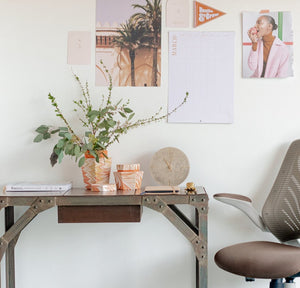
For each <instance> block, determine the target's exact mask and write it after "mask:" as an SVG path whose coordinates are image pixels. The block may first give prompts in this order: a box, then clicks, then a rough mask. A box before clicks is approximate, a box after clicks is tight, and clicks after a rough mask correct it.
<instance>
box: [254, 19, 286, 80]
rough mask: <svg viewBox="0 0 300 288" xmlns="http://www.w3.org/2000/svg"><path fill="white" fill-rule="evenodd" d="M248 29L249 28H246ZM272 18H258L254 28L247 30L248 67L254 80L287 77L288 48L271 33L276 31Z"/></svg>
mask: <svg viewBox="0 0 300 288" xmlns="http://www.w3.org/2000/svg"><path fill="white" fill-rule="evenodd" d="M248 27H249V26H248ZM277 27H278V26H277V24H276V23H275V20H274V18H273V17H271V16H269V15H262V16H260V17H259V18H258V19H257V21H256V24H255V26H254V27H252V28H250V29H249V30H248V36H249V38H250V40H251V50H250V53H249V57H248V67H249V69H250V70H251V71H253V72H254V73H253V74H252V76H251V77H256V78H284V77H288V76H289V75H288V71H289V65H290V59H289V58H290V52H289V49H288V47H287V46H286V45H285V44H284V43H283V42H282V41H281V40H280V39H279V38H278V37H277V36H274V35H273V34H272V33H273V31H275V30H276V29H277Z"/></svg>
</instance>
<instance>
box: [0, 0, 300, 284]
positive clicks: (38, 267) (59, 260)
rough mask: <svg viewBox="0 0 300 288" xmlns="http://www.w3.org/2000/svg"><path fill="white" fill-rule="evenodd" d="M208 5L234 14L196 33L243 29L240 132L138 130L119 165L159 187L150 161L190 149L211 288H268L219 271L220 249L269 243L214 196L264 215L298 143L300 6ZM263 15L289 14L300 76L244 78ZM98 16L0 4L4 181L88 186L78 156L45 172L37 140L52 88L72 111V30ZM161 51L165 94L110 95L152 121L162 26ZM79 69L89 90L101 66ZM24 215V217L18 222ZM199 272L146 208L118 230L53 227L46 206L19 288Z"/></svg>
mask: <svg viewBox="0 0 300 288" xmlns="http://www.w3.org/2000/svg"><path fill="white" fill-rule="evenodd" d="M187 1H189V3H190V4H192V1H190V0H187ZM164 4H165V2H164ZM206 4H208V5H210V6H213V7H215V8H217V9H219V10H222V11H224V12H226V13H227V14H226V15H225V16H222V17H220V18H218V19H217V20H214V21H212V22H210V23H208V24H205V25H203V26H200V27H198V28H196V29H195V30H199V31H235V32H236V43H235V48H236V50H235V51H236V58H235V97H234V100H235V121H234V124H232V125H199V124H194V125H192V124H188V125H181V124H177V125H170V124H167V123H165V122H163V123H158V124H153V125H150V126H146V127H143V128H140V129H136V130H135V131H131V132H130V133H128V134H127V135H125V136H124V137H122V138H121V142H120V144H115V145H113V146H112V147H111V149H110V151H109V152H110V155H111V156H112V157H113V161H114V163H113V165H115V164H116V163H117V162H118V163H122V162H137V161H138V162H140V163H141V165H142V168H143V170H144V171H145V178H144V182H143V184H144V185H149V184H154V183H153V180H152V179H151V177H150V172H149V161H150V159H151V156H152V155H153V153H154V152H155V151H157V150H158V149H160V148H162V147H166V146H175V147H178V148H180V149H182V150H184V151H185V153H186V154H187V156H188V157H189V159H190V164H191V169H190V175H189V177H188V179H187V180H186V181H193V182H195V183H196V184H197V185H203V186H205V188H206V190H207V192H208V194H209V196H210V210H209V287H210V288H215V287H222V288H229V287H230V288H238V287H267V282H266V281H264V280H258V281H256V282H255V283H250V284H249V283H244V280H243V278H242V277H237V276H234V275H231V274H229V273H226V272H224V271H222V270H220V269H219V268H217V267H216V265H215V264H214V261H213V257H214V254H215V252H216V251H217V250H218V249H220V248H221V247H224V246H225V245H228V244H233V243H236V242H239V241H247V240H257V239H265V240H266V239H269V240H272V239H273V237H272V236H271V235H267V234H264V233H262V232H259V231H258V230H257V229H256V228H255V227H254V226H253V225H252V224H251V223H250V222H249V221H248V219H246V217H243V216H242V215H241V214H240V212H239V211H236V210H234V209H233V208H231V207H225V206H223V205H222V204H220V203H217V202H216V201H215V200H214V199H213V197H212V196H213V194H215V193H220V192H229V193H240V194H243V195H247V196H249V197H252V198H253V201H254V205H255V206H256V207H257V209H261V207H262V203H263V201H264V200H265V198H266V197H267V194H268V191H269V190H270V188H271V186H272V183H273V181H274V178H275V176H276V173H277V171H278V169H279V166H280V163H281V161H282V158H283V156H284V153H285V151H286V149H287V146H288V144H289V143H290V142H291V141H292V140H294V139H296V138H298V137H299V134H300V117H299V107H300V97H299V90H300V81H299V78H298V77H299V72H300V71H299V70H300V59H299V55H298V53H297V51H298V50H299V49H298V39H299V37H298V36H299V33H300V18H299V13H300V4H299V1H296V0H285V1H282V0H273V1H266V0H265V1H261V0H252V1H245V0H241V1H236V0H222V1H221V0H211V1H206ZM191 6H192V5H191ZM191 9H192V7H191ZM260 9H271V10H287V11H288V10H289V11H292V15H293V19H294V36H295V37H294V42H295V47H294V48H295V50H294V51H295V53H294V54H295V56H294V60H295V62H294V63H295V64H294V72H295V77H294V78H290V79H284V80H262V81H261V80H253V79H242V78H241V75H242V67H241V62H242V59H241V56H242V55H241V54H242V53H241V51H242V47H241V34H242V32H241V12H242V11H258V10H260ZM94 16H95V1H93V0H87V1H80V0H52V1H38V0H26V1H24V0H14V1H11V0H0V39H1V40H0V41H1V42H0V43H1V44H0V96H1V105H0V123H1V141H0V159H1V163H2V165H1V168H0V169H1V173H0V185H5V183H7V182H9V181H16V180H36V179H39V180H62V179H68V178H71V179H72V180H73V182H74V185H76V186H81V185H82V180H81V174H80V170H79V169H78V168H77V167H76V165H75V164H74V163H73V162H72V160H71V159H65V160H64V161H63V163H62V164H61V165H57V166H56V167H55V168H51V167H50V165H49V163H48V158H49V155H50V152H51V149H52V146H53V143H54V142H52V141H50V142H49V143H46V142H45V143H44V144H34V143H32V139H33V138H34V129H35V128H36V127H37V126H38V125H40V124H43V123H45V124H47V123H49V124H50V123H53V122H55V123H59V120H58V119H56V118H55V116H54V113H53V111H52V107H50V104H49V102H48V99H47V94H48V92H52V93H53V94H54V95H55V96H57V98H58V101H59V102H60V103H61V106H62V108H63V109H64V111H66V114H67V115H69V113H70V112H71V110H72V109H71V107H70V106H69V104H70V100H71V99H73V97H74V95H75V96H78V95H79V90H78V88H77V86H76V83H74V81H73V78H72V74H71V71H70V67H69V66H68V65H67V64H66V56H67V55H66V52H67V46H66V45H67V33H68V31H71V30H91V31H94ZM164 16H165V15H164ZM164 18H165V17H164ZM190 30H193V28H192V26H191V27H190ZM162 45H163V47H162V53H163V55H162V57H163V63H162V71H163V76H162V83H163V85H162V87H160V88H147V89H145V88H115V89H114V91H113V93H114V95H115V96H116V97H119V96H124V97H130V99H131V101H132V106H133V108H134V109H136V110H137V111H138V113H137V114H139V115H140V116H145V115H151V114H152V113H153V112H154V111H156V110H157V108H158V107H160V106H163V108H164V111H166V105H167V91H168V83H167V78H168V77H167V72H168V71H167V29H164V31H163V42H162ZM93 55H94V54H93ZM73 69H74V70H75V71H76V72H77V73H78V74H79V75H80V76H81V78H83V79H87V80H88V81H90V83H91V85H90V86H91V87H93V83H94V67H79V66H78V67H76V66H75V67H73ZM92 90H94V89H92ZM97 91H98V92H99V91H105V89H102V90H101V89H97ZM22 212H23V210H22V209H18V210H17V212H16V214H17V216H19V215H20V214H21V213H22ZM187 212H188V213H189V212H191V211H190V210H189V209H187ZM0 220H1V221H3V212H1V219H0ZM2 223H3V222H2ZM1 232H3V225H1ZM193 265H194V258H193V251H192V248H191V246H190V244H189V243H188V242H187V241H186V240H185V238H184V237H183V236H181V235H180V234H179V233H178V232H177V230H176V229H175V228H173V227H172V226H171V225H170V224H169V223H168V221H167V220H166V219H164V218H163V217H162V216H161V215H158V214H156V213H155V212H153V211H151V210H148V209H146V208H145V209H144V214H143V219H142V222H141V224H111V225H110V224H87V225H80V224H72V225H71V224H70V225H69V224H60V225H58V224H57V220H56V210H55V209H51V210H49V211H46V212H44V213H42V214H41V215H39V216H38V217H37V218H36V219H35V220H34V221H33V222H32V223H31V224H30V225H29V227H27V229H26V230H25V231H24V232H23V233H22V235H21V237H20V239H19V242H18V244H17V248H16V270H17V279H16V281H17V287H18V288H37V287H39V288H40V287H43V288H50V287H51V288H53V287H56V288H62V287H74V288H79V287H80V288H81V287H89V288H96V287H97V288H98V287H108V288H115V287H121V286H123V287H132V288H137V287H146V288H147V287H149V288H150V287H164V288H168V287H170V288H171V287H172V288H177V287H178V288H179V287H194V284H195V280H194V266H193ZM2 281H3V279H2Z"/></svg>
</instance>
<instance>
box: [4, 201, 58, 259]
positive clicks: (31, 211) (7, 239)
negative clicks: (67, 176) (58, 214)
mask: <svg viewBox="0 0 300 288" xmlns="http://www.w3.org/2000/svg"><path fill="white" fill-rule="evenodd" d="M54 206H55V198H54V197H50V198H43V199H41V198H39V197H38V198H36V199H35V200H34V201H33V203H32V204H31V206H30V207H29V208H28V209H27V211H26V212H25V213H24V214H23V215H22V216H21V217H20V218H19V219H18V220H17V221H16V222H15V223H14V224H13V225H12V226H11V227H10V228H9V229H8V230H7V231H6V232H5V234H4V235H3V236H2V237H1V238H0V261H1V260H2V258H3V255H4V253H5V252H6V250H7V248H8V245H9V244H10V243H11V242H12V241H14V242H13V243H14V246H15V245H16V243H17V240H18V237H19V235H20V233H21V232H22V230H23V229H24V228H25V227H26V226H27V225H28V224H29V223H30V222H31V221H32V220H33V219H34V218H35V216H37V215H38V214H39V213H41V212H43V211H45V210H47V209H49V208H52V207H54Z"/></svg>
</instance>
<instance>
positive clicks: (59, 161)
mask: <svg viewBox="0 0 300 288" xmlns="http://www.w3.org/2000/svg"><path fill="white" fill-rule="evenodd" d="M63 158H64V152H63V151H61V152H60V153H59V155H58V163H61V160H62V159H63Z"/></svg>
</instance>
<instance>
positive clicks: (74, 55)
mask: <svg viewBox="0 0 300 288" xmlns="http://www.w3.org/2000/svg"><path fill="white" fill-rule="evenodd" d="M68 64H70V65H90V64H91V32H90V31H70V32H69V33H68Z"/></svg>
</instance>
